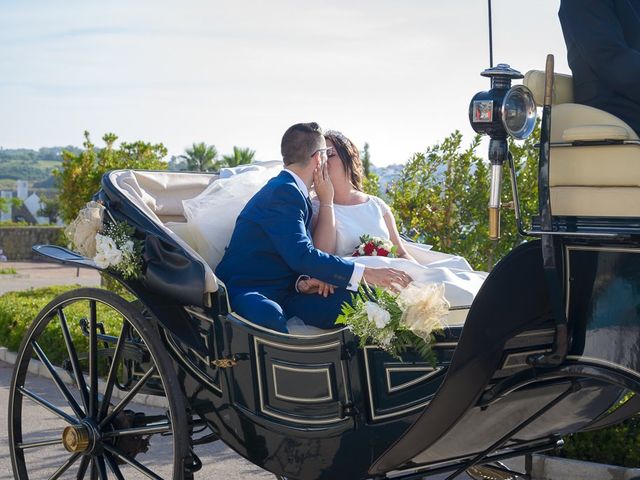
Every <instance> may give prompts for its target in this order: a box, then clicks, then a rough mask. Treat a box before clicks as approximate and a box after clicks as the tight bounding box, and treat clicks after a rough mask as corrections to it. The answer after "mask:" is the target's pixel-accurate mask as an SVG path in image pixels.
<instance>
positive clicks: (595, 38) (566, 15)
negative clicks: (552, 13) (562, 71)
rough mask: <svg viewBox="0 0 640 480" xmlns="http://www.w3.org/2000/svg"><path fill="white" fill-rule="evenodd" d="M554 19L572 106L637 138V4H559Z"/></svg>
mask: <svg viewBox="0 0 640 480" xmlns="http://www.w3.org/2000/svg"><path fill="white" fill-rule="evenodd" d="M558 16H559V17H560V23H561V25H562V32H563V34H564V38H565V42H566V44H567V59H568V62H569V67H571V71H572V72H573V88H574V97H575V101H576V103H582V104H584V105H590V106H592V107H596V108H599V109H602V110H605V111H607V112H609V113H611V114H613V115H615V116H617V117H619V118H621V119H622V120H624V121H625V122H627V123H628V124H629V126H630V127H631V128H633V129H634V130H635V131H636V133H639V134H640V0H562V2H561V4H560V11H559V12H558Z"/></svg>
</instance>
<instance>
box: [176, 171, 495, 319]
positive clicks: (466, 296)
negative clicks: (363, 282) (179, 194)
mask: <svg viewBox="0 0 640 480" xmlns="http://www.w3.org/2000/svg"><path fill="white" fill-rule="evenodd" d="M281 170H282V163H281V162H264V163H261V164H260V163H259V164H252V165H250V166H242V167H237V168H235V169H224V170H223V171H222V172H221V176H220V178H219V179H218V180H216V181H215V182H213V183H212V184H211V185H210V186H209V187H207V189H206V190H204V191H203V192H202V193H201V194H200V195H198V196H197V197H195V198H192V199H189V200H184V201H183V207H184V213H185V217H186V218H187V222H188V227H189V231H190V234H191V237H192V238H193V240H194V242H195V243H196V245H195V247H196V250H197V251H198V253H199V254H200V255H201V256H202V257H203V258H204V259H205V260H206V261H207V262H208V263H209V265H210V266H211V268H213V269H214V270H215V268H216V266H217V264H218V262H220V260H221V258H222V255H223V254H224V250H225V248H226V247H227V245H228V244H229V240H230V239H231V234H232V232H233V228H234V225H235V221H236V218H237V217H238V214H239V213H240V211H241V210H242V208H243V207H244V205H245V204H246V203H247V201H248V200H249V199H250V198H251V197H252V196H253V195H254V194H255V193H256V192H257V191H258V190H259V189H260V188H262V187H263V186H264V185H265V184H266V183H267V181H268V180H269V179H270V178H271V177H274V176H276V175H278V173H280V171H281ZM312 203H313V205H314V210H315V211H317V209H318V208H319V207H318V203H317V202H312ZM388 209H389V207H388V206H387V204H386V203H385V202H384V201H383V200H381V199H379V198H377V197H373V196H371V197H370V198H369V201H368V202H365V203H363V204H360V205H335V206H334V212H335V216H336V227H337V251H336V254H338V255H340V256H345V257H349V256H350V255H351V254H352V253H353V251H354V249H355V248H356V247H357V246H358V245H359V244H360V240H359V239H360V236H361V235H363V234H369V235H372V236H376V237H381V238H386V239H389V230H388V229H387V226H386V224H385V222H384V218H383V217H384V214H385V213H386V212H387V211H388ZM405 248H406V249H407V251H409V253H410V254H411V255H412V256H413V257H414V258H415V259H416V261H417V262H418V263H414V262H412V261H409V260H405V259H402V258H387V257H355V258H352V260H355V261H357V262H358V263H362V264H364V265H367V266H371V267H393V268H397V269H399V270H404V271H405V272H407V273H408V274H409V275H410V276H411V277H412V278H413V279H414V280H416V281H420V282H423V283H440V282H441V283H444V285H445V297H446V298H447V300H448V301H449V303H450V304H451V308H452V310H456V309H464V308H465V307H466V308H468V306H469V305H471V302H472V301H473V299H474V297H475V295H476V293H477V292H478V290H479V288H480V286H481V285H482V282H483V281H484V279H485V278H486V276H487V273H485V272H477V271H474V270H473V269H472V268H471V266H470V265H469V263H468V262H467V261H466V260H465V259H464V258H462V257H460V256H457V255H449V254H446V253H441V252H434V251H431V250H430V249H431V247H430V246H429V245H423V244H414V243H410V242H406V243H405ZM450 317H451V316H450Z"/></svg>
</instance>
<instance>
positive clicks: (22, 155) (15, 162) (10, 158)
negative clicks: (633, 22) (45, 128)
mask: <svg viewBox="0 0 640 480" xmlns="http://www.w3.org/2000/svg"><path fill="white" fill-rule="evenodd" d="M62 150H71V151H73V152H80V151H81V150H80V149H79V148H77V147H72V146H68V147H42V148H40V149H39V150H31V149H28V148H15V149H12V148H1V147H0V180H28V181H30V182H46V181H47V180H48V179H49V177H51V171H52V170H53V169H54V168H55V167H57V166H59V165H60V163H61V152H62Z"/></svg>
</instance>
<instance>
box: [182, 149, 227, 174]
mask: <svg viewBox="0 0 640 480" xmlns="http://www.w3.org/2000/svg"><path fill="white" fill-rule="evenodd" d="M178 158H180V159H183V160H184V161H185V162H186V167H187V170H189V171H194V172H211V171H214V170H218V169H219V168H220V164H221V161H220V160H219V158H218V150H217V149H216V147H215V146H214V145H207V144H206V143H204V142H199V143H194V144H193V145H191V147H190V148H187V149H186V150H185V155H180V156H179V157H178Z"/></svg>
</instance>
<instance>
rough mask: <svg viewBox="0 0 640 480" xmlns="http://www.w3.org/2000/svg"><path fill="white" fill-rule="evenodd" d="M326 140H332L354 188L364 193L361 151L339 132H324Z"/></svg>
mask: <svg viewBox="0 0 640 480" xmlns="http://www.w3.org/2000/svg"><path fill="white" fill-rule="evenodd" d="M324 138H325V139H327V140H331V142H332V143H333V146H334V147H335V150H336V153H337V154H338V156H339V157H340V160H341V161H342V166H343V167H344V171H345V173H346V174H347V176H348V177H349V180H350V181H351V185H352V186H353V188H355V189H356V190H359V191H362V161H361V160H360V151H359V150H358V149H357V148H356V146H355V145H354V144H353V142H352V141H351V140H349V139H348V138H347V137H345V136H344V135H343V134H342V133H341V132H338V131H337V130H328V131H326V132H324Z"/></svg>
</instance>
